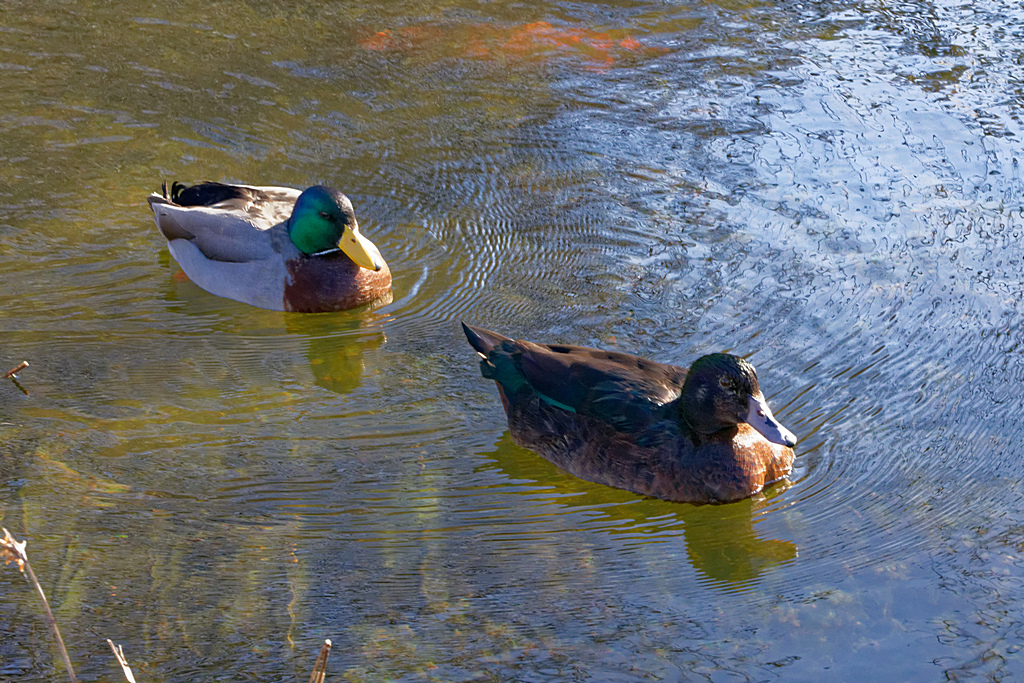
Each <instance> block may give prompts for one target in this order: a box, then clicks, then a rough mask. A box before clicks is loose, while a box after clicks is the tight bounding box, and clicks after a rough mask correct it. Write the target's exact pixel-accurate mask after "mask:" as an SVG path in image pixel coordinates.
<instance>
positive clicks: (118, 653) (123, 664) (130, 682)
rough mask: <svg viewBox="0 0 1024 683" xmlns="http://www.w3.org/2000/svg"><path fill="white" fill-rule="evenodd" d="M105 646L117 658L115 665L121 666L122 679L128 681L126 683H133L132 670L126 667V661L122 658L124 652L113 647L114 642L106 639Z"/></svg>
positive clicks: (117, 646)
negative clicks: (108, 647) (107, 646)
mask: <svg viewBox="0 0 1024 683" xmlns="http://www.w3.org/2000/svg"><path fill="white" fill-rule="evenodd" d="M107 645H109V646H110V650H111V652H113V653H114V656H115V657H117V663H118V664H120V665H121V671H123V672H124V677H125V678H127V679H128V683H135V676H134V675H133V674H132V669H131V667H130V666H128V660H127V659H125V658H124V650H123V649H121V646H120V645H114V641H112V640H111V639H110V638H107Z"/></svg>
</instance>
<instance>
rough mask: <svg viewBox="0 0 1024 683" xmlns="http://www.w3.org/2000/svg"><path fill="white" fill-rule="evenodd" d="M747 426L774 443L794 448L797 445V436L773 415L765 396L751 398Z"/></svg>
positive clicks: (758, 395)
mask: <svg viewBox="0 0 1024 683" xmlns="http://www.w3.org/2000/svg"><path fill="white" fill-rule="evenodd" d="M747 424H749V425H750V426H751V427H753V428H754V429H756V430H757V431H759V432H761V435H762V436H764V438H766V439H768V440H769V441H771V442H772V443H778V444H782V445H783V446H789V447H790V448H792V447H793V446H795V445H796V436H795V435H794V434H793V432H791V431H789V430H788V429H786V428H785V427H783V426H782V425H780V424H779V421H778V420H776V419H775V416H774V415H772V410H771V408H769V407H768V402H767V401H765V400H764V394H761V393H759V394H757V395H756V396H751V397H750V411H749V412H748V413H747Z"/></svg>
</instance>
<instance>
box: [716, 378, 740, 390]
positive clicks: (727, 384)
mask: <svg viewBox="0 0 1024 683" xmlns="http://www.w3.org/2000/svg"><path fill="white" fill-rule="evenodd" d="M718 386H720V387H722V388H723V389H728V390H729V391H735V390H736V387H735V386H733V383H732V380H731V379H729V378H728V377H720V378H718Z"/></svg>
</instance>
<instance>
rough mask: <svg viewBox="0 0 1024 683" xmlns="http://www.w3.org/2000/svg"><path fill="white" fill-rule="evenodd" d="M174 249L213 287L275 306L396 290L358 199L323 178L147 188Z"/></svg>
mask: <svg viewBox="0 0 1024 683" xmlns="http://www.w3.org/2000/svg"><path fill="white" fill-rule="evenodd" d="M149 205H150V207H151V208H152V209H153V214H154V216H155V218H156V226H157V227H158V228H159V229H160V232H161V233H162V234H163V236H164V237H166V238H167V247H168V249H170V252H171V255H172V256H174V259H175V260H176V261H177V262H178V264H179V265H180V266H181V269H182V270H184V271H185V274H186V275H187V276H188V277H189V279H190V280H192V282H194V283H196V284H197V285H199V286H200V287H202V288H203V289H205V290H206V291H207V292H210V293H211V294H216V295H217V296H223V297H227V298H228V299H234V300H235V301H241V302H243V303H247V304H251V305H253V306H259V307H260V308H269V309H272V310H276V311H301V312H306V313H314V312H319V311H340V310H344V309H347V308H355V307H356V306H361V305H363V304H366V303H369V302H371V301H373V300H375V299H377V298H379V297H381V296H382V295H384V294H386V293H387V292H388V291H389V290H390V289H391V271H390V270H388V266H387V264H386V263H384V259H383V258H382V257H381V255H380V251H378V249H377V247H376V246H374V244H373V242H371V241H370V240H368V239H366V238H365V237H363V236H362V235H361V234H360V233H359V224H358V223H357V222H356V217H355V213H354V212H353V210H352V202H350V201H349V199H348V197H346V196H345V195H343V194H342V193H341V192H338V191H337V190H334V189H331V188H329V187H324V186H323V185H316V186H314V187H310V188H308V189H306V190H303V191H302V192H300V191H299V190H294V189H292V188H288V187H255V186H249V185H228V184H225V183H209V182H208V183H199V184H197V185H191V186H188V185H184V184H182V183H177V182H176V183H173V184H172V185H171V191H170V193H168V191H167V184H166V183H165V184H164V186H163V188H162V193H156V192H154V193H153V194H151V195H150V196H149Z"/></svg>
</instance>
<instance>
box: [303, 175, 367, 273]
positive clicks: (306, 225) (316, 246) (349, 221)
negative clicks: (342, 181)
mask: <svg viewBox="0 0 1024 683" xmlns="http://www.w3.org/2000/svg"><path fill="white" fill-rule="evenodd" d="M288 236H289V237H291V240H292V243H294V244H295V246H296V247H298V249H299V251H301V252H302V253H303V254H306V255H312V254H318V253H320V252H324V251H333V250H335V249H341V250H342V251H343V252H344V253H345V255H346V256H348V257H349V258H350V259H352V260H353V261H355V262H356V264H358V265H359V266H361V267H363V268H366V269H367V270H373V271H378V270H380V269H381V268H383V267H384V259H383V257H381V255H380V251H379V250H378V249H377V247H376V245H374V243H373V242H371V241H370V240H368V239H366V238H365V237H363V236H362V235H361V234H360V233H359V224H358V223H357V222H356V215H355V212H354V211H353V210H352V202H350V201H349V200H348V197H346V196H345V195H343V194H342V193H341V192H338V191H337V190H335V189H332V188H330V187H324V186H323V185H315V186H313V187H310V188H307V189H306V190H305V191H304V192H303V193H302V194H300V195H299V198H298V200H297V201H296V202H295V208H294V209H292V215H291V218H289V219H288Z"/></svg>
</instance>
